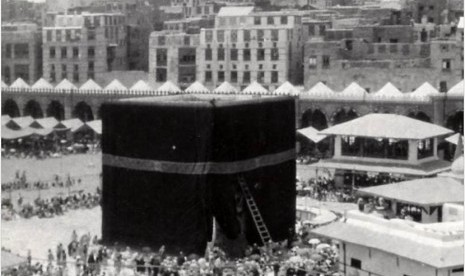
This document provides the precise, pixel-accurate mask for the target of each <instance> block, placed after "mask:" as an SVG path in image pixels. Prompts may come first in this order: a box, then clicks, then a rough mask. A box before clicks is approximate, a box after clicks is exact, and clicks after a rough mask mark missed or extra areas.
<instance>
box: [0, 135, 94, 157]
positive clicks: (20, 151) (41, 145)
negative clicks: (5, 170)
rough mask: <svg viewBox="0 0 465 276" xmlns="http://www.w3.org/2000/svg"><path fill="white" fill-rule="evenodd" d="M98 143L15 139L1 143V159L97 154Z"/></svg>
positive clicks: (89, 141)
mask: <svg viewBox="0 0 465 276" xmlns="http://www.w3.org/2000/svg"><path fill="white" fill-rule="evenodd" d="M100 148H101V147H100V142H99V141H94V140H92V139H90V138H87V137H85V138H82V139H75V140H73V141H71V140H68V139H62V140H59V139H58V140H57V139H45V138H40V139H16V140H12V141H7V142H6V143H3V142H2V158H7V159H11V158H21V159H26V158H31V159H39V160H41V159H47V158H59V157H62V156H63V155H69V154H77V153H98V152H100Z"/></svg>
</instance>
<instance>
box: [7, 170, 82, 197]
mask: <svg viewBox="0 0 465 276" xmlns="http://www.w3.org/2000/svg"><path fill="white" fill-rule="evenodd" d="M80 184H81V179H80V178H77V179H76V178H72V177H71V176H70V175H68V176H67V177H66V178H61V177H60V176H59V175H55V176H54V178H53V180H51V181H40V180H39V181H33V182H30V181H28V180H27V176H26V171H23V172H22V173H21V171H19V170H18V171H16V173H15V179H14V180H13V181H9V182H6V183H2V192H8V191H19V190H47V189H50V188H55V187H59V188H65V187H68V188H69V187H73V186H76V185H80Z"/></svg>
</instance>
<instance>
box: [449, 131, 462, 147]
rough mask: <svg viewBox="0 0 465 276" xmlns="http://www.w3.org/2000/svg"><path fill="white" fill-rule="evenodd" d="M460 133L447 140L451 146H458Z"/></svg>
mask: <svg viewBox="0 0 465 276" xmlns="http://www.w3.org/2000/svg"><path fill="white" fill-rule="evenodd" d="M459 137H460V133H456V134H454V135H452V136H449V137H447V138H446V139H445V140H446V141H447V142H449V143H451V144H454V145H457V144H458V142H459ZM462 141H463V136H462Z"/></svg>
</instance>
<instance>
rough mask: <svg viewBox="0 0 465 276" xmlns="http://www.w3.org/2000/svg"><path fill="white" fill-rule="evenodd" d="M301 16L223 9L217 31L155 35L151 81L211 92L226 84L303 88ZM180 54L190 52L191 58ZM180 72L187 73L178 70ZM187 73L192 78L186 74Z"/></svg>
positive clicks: (151, 48)
mask: <svg viewBox="0 0 465 276" xmlns="http://www.w3.org/2000/svg"><path fill="white" fill-rule="evenodd" d="M302 14H303V13H302V12H299V11H282V12H254V8H253V7H223V8H221V10H220V11H219V13H218V15H217V17H216V19H215V25H214V27H213V28H203V29H201V30H200V34H199V35H189V34H186V33H179V31H177V33H176V31H175V30H171V32H174V33H172V34H170V32H169V31H164V32H156V33H152V35H151V40H150V45H151V46H150V64H149V67H150V72H151V74H150V75H151V77H152V78H154V81H156V82H163V81H165V80H173V81H178V82H181V83H184V82H186V81H187V80H190V81H194V80H199V81H201V82H203V83H204V84H205V85H206V86H208V87H216V86H218V85H219V84H220V83H222V82H224V81H228V82H231V83H232V84H234V85H236V86H238V87H245V86H247V84H248V83H251V82H252V81H254V80H256V81H258V82H260V83H261V84H263V85H264V86H265V87H269V88H273V87H277V86H278V85H279V84H281V83H283V82H285V81H287V80H289V81H291V82H292V83H294V84H299V83H301V82H302V79H303V76H302V46H303V39H302V35H301V31H302V17H303V16H302ZM191 37H192V39H191ZM188 42H189V44H188ZM193 42H195V43H194V44H192V43H193ZM186 46H188V48H189V49H188V50H187V49H186ZM178 49H186V51H188V52H189V53H188V54H187V57H186V55H185V54H184V51H181V52H179V51H178ZM186 63H188V64H186ZM181 66H182V67H183V68H184V69H183V70H178V69H175V68H181ZM186 66H188V67H189V69H187V68H186ZM192 70H195V73H192ZM186 71H188V72H189V73H188V74H187V75H188V77H187V75H185V74H184V73H181V72H186ZM192 77H194V78H192Z"/></svg>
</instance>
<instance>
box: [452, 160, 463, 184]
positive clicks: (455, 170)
mask: <svg viewBox="0 0 465 276" xmlns="http://www.w3.org/2000/svg"><path fill="white" fill-rule="evenodd" d="M450 168H451V172H452V174H454V175H456V176H458V177H460V178H463V173H464V172H463V155H461V156H460V157H459V158H457V159H456V160H455V161H454V162H453V163H452V166H451V167H450Z"/></svg>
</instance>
